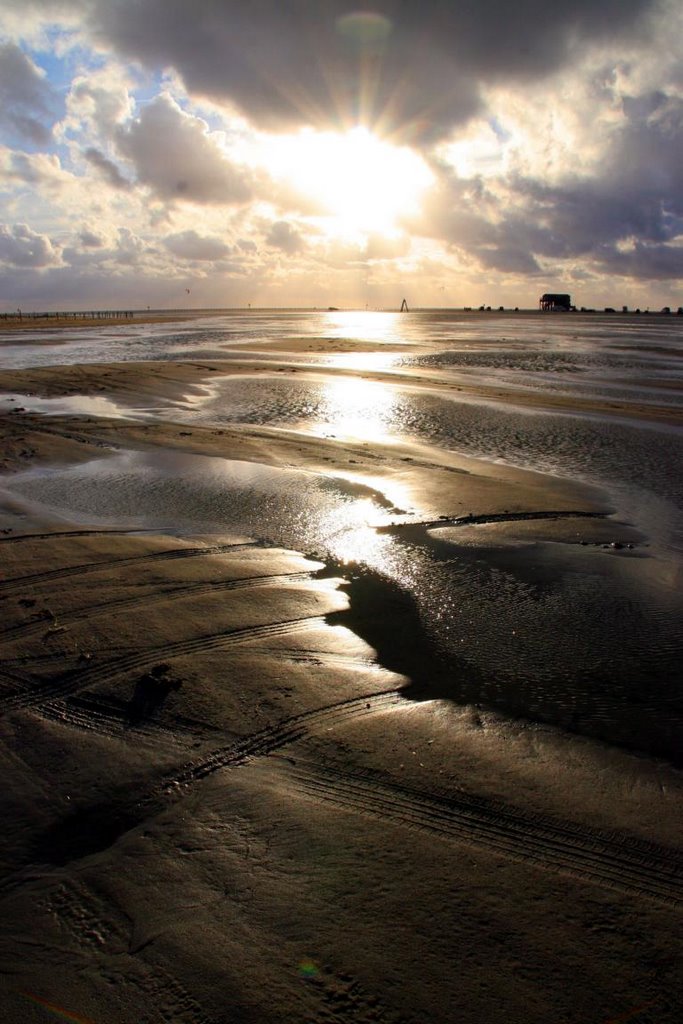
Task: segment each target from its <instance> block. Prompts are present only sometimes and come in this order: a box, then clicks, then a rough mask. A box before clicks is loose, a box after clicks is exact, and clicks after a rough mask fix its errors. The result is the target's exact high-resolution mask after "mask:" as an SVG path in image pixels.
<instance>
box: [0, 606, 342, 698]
mask: <svg viewBox="0 0 683 1024" xmlns="http://www.w3.org/2000/svg"><path fill="white" fill-rule="evenodd" d="M324 625H326V623H325V619H324V618H323V617H322V616H319V615H314V616H309V617H307V618H299V619H290V620H287V621H285V622H273V623H268V624H266V625H263V626H246V627H243V628H238V629H232V630H227V631H224V632H221V633H210V634H209V635H207V636H200V637H195V638H193V639H190V640H178V641H176V642H175V643H170V644H164V645H163V646H162V647H151V648H148V649H147V650H143V651H134V652H131V653H130V654H126V655H123V656H122V657H119V658H113V659H111V660H109V661H106V662H103V663H101V664H98V665H92V666H89V667H88V668H85V669H80V670H76V671H75V672H68V673H65V674H64V675H63V676H61V678H58V679H48V680H46V681H44V682H40V683H37V684H36V685H35V686H33V687H32V688H31V689H30V690H25V689H22V690H21V691H17V692H16V693H12V694H6V695H5V696H4V697H1V698H0V711H12V710H15V709H17V708H32V707H40V705H41V704H43V703H44V702H45V701H48V700H51V699H53V698H55V697H67V696H70V695H71V694H74V693H78V692H79V691H81V690H85V689H87V688H88V687H89V686H95V685H96V684H97V683H100V682H103V681H105V680H109V679H112V678H115V677H117V676H121V675H125V674H126V673H128V672H134V671H145V670H147V669H150V668H152V667H153V666H154V665H156V664H157V663H158V662H159V661H162V660H163V661H168V660H169V659H173V658H180V657H185V656H187V655H190V654H208V653H211V652H212V651H228V650H230V648H232V647H236V646H239V645H241V644H245V643H249V642H250V641H252V640H272V639H276V638H279V637H285V636H292V635H293V634H296V633H301V632H302V631H307V630H311V629H316V628H321V627H322V626H324Z"/></svg>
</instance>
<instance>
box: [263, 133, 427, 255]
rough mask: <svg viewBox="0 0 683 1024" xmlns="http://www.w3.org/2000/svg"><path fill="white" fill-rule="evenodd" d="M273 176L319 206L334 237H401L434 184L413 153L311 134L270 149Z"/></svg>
mask: <svg viewBox="0 0 683 1024" xmlns="http://www.w3.org/2000/svg"><path fill="white" fill-rule="evenodd" d="M268 150H269V153H268V167H269V171H270V173H271V174H272V175H273V176H274V177H276V178H279V179H280V180H281V181H283V182H286V183H287V184H289V185H290V186H291V187H293V188H294V189H296V190H297V191H299V192H301V193H303V194H304V195H305V196H307V197H308V198H310V199H311V200H313V202H314V203H315V204H316V205H317V206H318V207H319V208H320V210H321V215H322V218H323V220H324V221H325V224H324V228H325V232H326V233H327V234H328V235H334V236H338V237H342V238H354V237H357V236H359V235H369V234H383V235H387V236H391V235H396V234H397V233H398V232H399V223H400V219H401V217H404V216H406V215H411V214H414V213H415V212H417V210H418V208H419V204H420V199H421V197H422V195H423V193H424V192H425V190H426V189H427V188H428V187H429V185H430V184H431V183H432V181H433V175H432V172H431V171H430V170H429V168H428V166H427V165H426V163H425V162H424V161H423V160H422V159H421V157H420V156H419V155H418V154H417V153H415V152H414V151H413V150H411V149H409V148H408V147H406V146H396V145H394V144H393V143H391V142H388V141H385V140H383V139H381V138H379V137H378V136H376V135H373V133H372V132H370V131H369V130H368V129H367V128H363V127H355V128H352V129H350V130H349V131H346V132H322V131H314V130H312V129H305V130H302V131H300V132H299V133H297V134H296V135H289V136H280V137H278V138H272V139H271V140H270V141H269V143H268Z"/></svg>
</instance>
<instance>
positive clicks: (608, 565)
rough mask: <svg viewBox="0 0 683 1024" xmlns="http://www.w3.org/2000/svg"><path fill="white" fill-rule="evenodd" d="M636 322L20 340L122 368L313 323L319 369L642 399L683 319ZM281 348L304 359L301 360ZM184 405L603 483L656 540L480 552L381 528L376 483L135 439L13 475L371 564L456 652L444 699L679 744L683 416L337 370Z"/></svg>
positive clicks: (73, 512)
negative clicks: (625, 416) (457, 390)
mask: <svg viewBox="0 0 683 1024" xmlns="http://www.w3.org/2000/svg"><path fill="white" fill-rule="evenodd" d="M634 321H635V318H625V320H624V321H620V320H617V321H616V322H615V321H613V320H611V319H609V320H607V319H606V320H602V321H601V320H600V318H597V317H594V318H579V319H576V318H573V317H569V316H568V317H558V318H555V317H552V318H547V319H546V318H539V317H536V318H530V317H521V316H520V317H519V318H515V317H513V316H512V315H511V316H510V317H507V318H497V317H494V318H490V319H489V318H486V317H473V318H469V319H468V318H466V317H462V316H460V317H454V316H453V315H449V314H429V315H428V314H411V315H410V316H408V317H403V318H401V317H398V316H397V315H395V314H371V315H369V316H368V315H366V314H354V315H351V314H346V315H345V314H334V315H332V314H282V315H274V314H270V315H266V314H253V315H251V316H249V315H237V314H236V315H230V316H227V317H223V318H216V319H215V321H212V322H209V321H207V320H202V321H199V322H197V323H194V324H193V323H188V324H186V325H180V326H178V325H174V327H173V328H172V330H169V327H168V325H152V326H150V327H144V328H143V327H141V326H140V327H138V328H135V329H133V328H131V329H130V331H129V330H128V329H126V333H125V336H121V335H118V334H117V335H116V337H113V336H112V335H113V332H107V331H100V332H92V334H91V335H90V337H86V336H84V335H79V337H78V338H76V339H74V340H70V341H68V342H67V343H66V344H65V345H62V346H59V347H53V346H49V345H47V346H46V345H45V344H41V345H40V346H36V347H35V352H34V353H32V352H31V351H30V347H24V346H22V358H23V359H24V360H25V361H29V362H30V361H31V360H32V359H35V360H36V361H37V362H41V363H45V362H48V363H49V362H51V361H65V362H78V361H88V362H94V361H98V362H99V361H102V362H109V361H115V360H121V359H159V358H163V359H182V358H205V355H204V354H205V353H207V352H212V353H214V355H215V357H219V356H220V357H221V358H225V357H226V356H227V355H229V354H230V353H232V354H234V355H235V357H237V355H238V354H239V348H240V344H241V343H244V342H246V341H250V342H253V341H254V340H255V339H256V340H259V341H262V342H263V344H264V345H267V344H268V342H269V341H278V342H281V341H283V340H284V339H286V338H288V337H293V336H298V337H305V338H306V339H310V343H311V344H312V345H316V346H319V345H321V344H322V345H323V351H322V352H314V351H311V354H310V355H306V356H299V357H298V358H299V361H300V362H302V361H305V360H307V361H310V362H311V363H313V364H316V365H318V366H319V367H320V368H322V367H323V366H325V365H331V366H336V367H339V366H348V367H354V366H356V367H363V368H366V369H368V370H370V369H380V368H382V366H386V367H390V366H392V365H393V366H396V365H397V364H398V365H399V366H400V365H405V366H410V367H415V366H420V367H423V368H424V369H425V370H428V369H430V368H431V369H437V370H439V372H440V373H444V374H446V375H448V374H452V375H453V380H456V379H457V375H458V374H462V373H466V374H467V375H468V379H475V380H480V381H490V380H491V379H495V380H498V381H505V382H507V383H508V384H514V385H515V386H516V387H520V388H532V389H542V388H554V389H558V390H562V391H563V392H564V393H566V394H568V395H571V394H581V393H584V392H587V391H590V392H591V393H593V394H596V395H605V394H608V393H609V394H623V395H626V396H627V397H629V398H632V399H636V398H637V399H638V400H643V397H646V398H649V397H651V396H652V395H653V394H656V395H657V399H658V401H659V392H658V391H657V387H660V386H661V385H662V384H663V383H666V382H676V381H677V380H680V366H681V353H682V352H683V346H682V343H681V326H682V325H681V323H680V321H679V320H677V319H676V318H674V317H671V318H657V319H656V320H655V319H653V318H645V317H641V318H640V320H639V322H634ZM88 334H90V332H88ZM339 338H352V339H355V340H358V341H362V340H367V341H375V342H377V341H381V342H386V343H387V346H388V347H387V354H386V356H385V355H384V353H383V352H380V353H379V354H378V353H374V352H373V353H368V354H359V355H353V354H351V355H348V354H345V355H339V354H335V353H331V352H330V351H329V350H328V349H327V348H326V347H325V346H326V345H327V344H328V343H333V342H334V340H335V339H339ZM321 339H322V342H321ZM406 340H409V341H411V342H412V343H413V344H415V345H416V349H415V352H414V354H411V355H407V354H406V353H405V351H404V352H402V353H401V352H400V351H399V353H398V355H397V351H396V349H393V350H392V348H391V346H392V343H399V342H402V341H406ZM94 342H96V344H94ZM323 343H324V344H323ZM5 355H7V349H5V350H4V351H3V356H5ZM10 355H11V353H10ZM242 355H244V354H242ZM274 357H275V356H274V353H271V358H274ZM265 358H267V355H266V357H265ZM284 361H288V362H292V360H291V359H290V358H289V356H286V357H284ZM3 362H4V359H3ZM653 381H657V382H659V383H658V384H657V385H654V384H653ZM643 382H647V383H646V385H645V387H644V386H643ZM662 390H664V389H663V388H662ZM15 397H17V400H21V396H15ZM666 400H667V401H670V402H671V404H672V405H675V404H677V403H679V402H680V395H679V393H678V392H677V391H676V390H675V389H674V390H672V391H671V393H670V394H669V392H668V391H667V392H666ZM69 401H78V399H69ZM71 408H73V406H72V407H71ZM92 411H94V410H92ZM92 411H91V413H90V414H92ZM83 412H84V413H85V412H87V410H86V409H85V407H84V408H83ZM127 413H128V414H129V413H130V410H127ZM170 415H171V412H170V411H169V416H170ZM172 418H173V419H174V420H177V421H179V422H182V423H184V424H192V423H196V424H202V425H214V426H217V427H220V426H221V425H225V424H227V423H243V424H253V425H268V426H283V427H287V428H288V429H298V430H302V431H305V432H307V433H315V434H318V435H328V436H335V437H339V438H355V439H361V440H365V441H369V442H372V441H373V440H375V441H379V440H400V439H402V438H413V439H416V440H419V441H420V442H421V443H423V444H428V445H434V446H437V447H443V448H447V449H450V450H453V451H457V452H462V453H464V454H467V455H473V456H478V457H482V458H485V459H488V460H492V461H501V462H504V463H507V464H511V465H516V466H521V467H524V468H530V469H534V470H541V471H543V472H549V473H552V474H556V475H559V476H564V477H569V478H573V479H579V480H582V481H586V482H589V483H592V484H595V485H598V486H599V487H601V488H602V489H603V491H604V492H605V495H606V502H607V504H608V505H609V507H611V508H614V509H615V510H616V512H617V514H618V516H619V517H620V518H621V519H623V520H626V521H629V522H632V523H633V524H635V525H636V526H637V527H638V528H639V529H640V530H641V531H642V532H643V533H644V534H645V536H646V537H647V538H648V542H649V545H650V546H649V548H646V549H642V550H639V551H637V552H634V553H629V552H620V553H615V552H613V551H608V550H603V549H602V548H595V547H589V548H582V547H580V546H579V545H576V544H574V545H569V544H557V543H548V542H535V543H532V542H529V543H528V544H525V545H521V546H519V547H517V548H510V547H507V548H506V547H504V546H499V547H495V546H493V547H490V548H483V547H476V546H472V545H465V544H457V543H452V542H451V543H446V542H445V540H444V539H443V538H439V535H438V532H437V533H432V534H425V536H424V538H423V540H422V541H420V542H417V541H415V540H414V539H413V540H412V541H410V542H407V541H403V540H402V539H401V537H400V535H397V534H378V533H376V532H375V530H374V529H373V527H374V526H377V525H381V524H383V523H386V522H388V521H389V520H390V519H391V517H392V514H393V513H392V511H391V507H390V506H391V502H388V501H387V500H386V498H385V497H383V496H382V495H381V494H379V493H378V492H373V491H371V490H369V489H363V488H359V487H356V486H351V485H349V484H348V483H347V482H346V481H344V480H342V479H335V478H333V479H326V478H322V477H319V476H316V475H314V474H307V473H302V472H298V471H296V472H295V471H292V470H277V469H271V468H266V467H254V466H253V465H249V464H245V463H235V462H228V461H226V460H223V459H211V458H207V457H203V456H196V455H187V456H179V455H170V454H168V455H164V454H144V453H135V452H122V453H118V454H116V455H114V456H110V457H109V458H104V459H99V460H95V461H93V462H92V463H89V464H86V465H81V466H75V467H72V468H69V469H66V470H63V469H62V470H59V471H53V470H47V471H31V472H28V473H25V474H20V475H17V476H15V477H14V478H13V479H12V481H11V482H10V481H7V484H8V485H9V486H10V487H11V492H12V494H13V495H14V496H15V498H17V499H21V500H22V501H24V502H26V503H28V504H31V503H35V504H37V505H40V506H42V507H44V508H49V509H51V510H53V511H54V512H55V513H56V514H61V515H64V516H66V517H68V516H73V518H74V519H77V520H78V519H80V520H85V521H88V522H94V523H108V522H112V523H117V524H118V525H130V526H135V527H146V528H155V529H164V530H181V531H186V532H190V533H191V532H199V533H210V532H218V533H221V532H224V533H233V534H234V533H240V534H248V535H252V536H255V537H257V538H260V539H263V540H265V541H268V542H271V543H275V544H282V545H285V546H288V547H293V548H296V549H299V550H302V551H304V552H318V553H320V554H322V555H323V556H324V557H326V558H330V559H341V560H345V559H350V558H351V559H355V560H357V561H360V562H364V563H365V564H366V565H368V566H370V567H371V568H373V569H375V570H377V571H380V572H382V573H383V574H385V575H386V576H387V577H388V578H389V579H392V580H394V581H397V582H398V584H400V586H401V587H402V588H403V590H404V593H407V594H409V595H410V600H411V601H413V602H414V614H415V623H416V626H415V628H416V629H417V630H420V631H421V632H422V633H423V634H424V637H425V638H426V639H425V643H426V644H427V645H428V647H429V650H430V651H431V655H430V657H431V656H432V655H433V658H434V664H441V665H442V668H441V669H439V672H438V673H437V674H438V677H439V681H438V686H437V685H436V683H435V684H434V685H435V687H436V690H435V691H434V692H436V691H437V690H438V694H439V695H441V696H449V697H450V698H451V699H455V700H459V701H463V702H467V703H482V704H488V705H491V706H494V707H496V708H498V709H499V710H503V711H506V712H508V713H513V714H516V715H520V716H522V717H531V718H540V719H542V720H544V721H550V722H552V723H554V724H557V725H561V726H562V727H565V728H569V729H573V730H576V731H580V732H584V733H586V734H588V735H592V736H599V737H600V738H602V739H606V740H610V741H614V742H619V743H626V744H628V745H629V746H636V747H638V748H639V749H643V750H647V751H649V752H654V753H657V754H662V755H664V756H666V757H669V758H671V759H673V760H676V759H677V758H679V757H680V751H681V749H683V745H682V744H681V740H683V701H682V698H681V695H680V686H679V681H680V678H681V673H680V667H679V666H680V663H681V653H683V614H682V613H683V598H682V596H681V593H682V590H683V588H681V586H680V583H681V579H682V575H681V553H682V552H683V473H682V472H681V467H682V466H683V431H681V430H679V429H676V428H671V427H668V426H666V425H663V424H662V425H660V424H657V423H644V422H639V421H637V420H635V419H633V420H630V421H618V420H615V419H608V418H600V417H599V416H596V415H590V416H589V415H580V414H578V413H566V414H558V413H547V412H543V411H534V412H529V411H522V410H521V409H515V408H513V407H504V406H502V405H497V406H496V405H491V404H483V403H478V402H476V401H473V400H468V401H463V400H461V399H460V398H459V397H457V396H454V397H444V395H443V394H438V393H437V392H436V391H435V390H432V391H428V390H422V391H418V390H414V389H411V388H410V387H388V386H386V385H383V384H380V383H376V382H373V381H367V380H361V379H357V378H354V379H353V380H348V379H344V378H342V377H338V376H333V377H328V378H327V379H326V380H325V379H322V378H321V379H320V380H317V379H312V378H306V379H304V378H302V377H299V378H296V377H295V378H292V377H291V376H290V375H288V376H287V378H286V379H285V378H280V377H278V376H277V375H274V376H273V377H268V378H264V377H263V376H260V377H258V378H256V377H240V378H235V379H223V380H214V381H213V382H212V384H211V386H210V387H208V388H207V390H206V393H205V395H204V396H203V397H199V398H196V397H195V398H193V399H192V401H188V402H187V403H186V404H185V405H184V406H181V407H177V406H175V405H174V407H173V409H172ZM453 511H454V510H452V509H444V510H443V512H444V513H446V514H448V513H452V512H453ZM474 511H476V510H474ZM454 539H456V540H457V538H453V537H451V541H453V540H454ZM435 678H436V676H435ZM432 695H433V694H432Z"/></svg>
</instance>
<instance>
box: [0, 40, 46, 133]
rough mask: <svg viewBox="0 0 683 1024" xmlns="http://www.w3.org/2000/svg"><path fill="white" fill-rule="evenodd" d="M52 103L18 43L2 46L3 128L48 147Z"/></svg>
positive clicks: (0, 105) (0, 103)
mask: <svg viewBox="0 0 683 1024" xmlns="http://www.w3.org/2000/svg"><path fill="white" fill-rule="evenodd" d="M52 100H53V97H52V92H51V89H50V87H49V86H48V85H47V83H46V81H45V79H44V77H43V76H42V75H41V73H40V70H39V69H38V68H37V67H36V65H35V64H34V63H33V61H32V60H30V58H29V57H27V56H26V54H25V53H23V52H22V51H21V50H20V49H19V47H18V46H15V44H14V43H0V127H4V128H9V129H10V130H12V131H14V132H17V133H18V134H19V135H21V136H23V137H25V138H28V139H29V140H30V141H31V142H34V143H36V144H38V145H43V144H45V143H46V142H48V140H49V139H50V135H51V121H52V115H51V113H50V107H51V103H52Z"/></svg>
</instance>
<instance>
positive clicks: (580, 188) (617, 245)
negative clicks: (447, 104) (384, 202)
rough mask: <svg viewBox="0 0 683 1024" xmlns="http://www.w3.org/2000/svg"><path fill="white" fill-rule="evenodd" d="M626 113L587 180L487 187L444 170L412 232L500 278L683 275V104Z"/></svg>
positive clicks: (659, 95)
mask: <svg viewBox="0 0 683 1024" xmlns="http://www.w3.org/2000/svg"><path fill="white" fill-rule="evenodd" d="M622 106H623V118H622V121H621V123H620V124H619V126H618V128H617V127H615V128H614V129H613V131H612V133H611V134H610V136H609V138H608V139H606V140H605V148H604V150H603V153H602V156H601V158H600V159H599V160H598V161H597V162H596V164H595V166H594V167H593V168H592V170H591V173H590V174H584V175H582V176H579V175H576V174H574V175H572V174H569V173H568V174H565V175H564V176H563V178H562V180H561V181H559V182H555V183H549V182H547V181H544V180H542V179H541V178H534V177H529V176H521V175H512V176H510V177H508V178H507V179H503V178H501V179H496V180H495V181H493V182H490V183H489V184H488V185H486V184H485V183H484V182H483V181H482V180H481V179H474V180H463V179H459V178H458V177H457V176H456V175H455V174H454V173H453V172H452V171H451V170H449V169H448V168H445V167H440V168H438V169H437V170H438V173H439V176H440V185H439V188H438V189H436V190H435V191H434V193H433V194H432V196H431V197H430V198H429V200H428V202H427V209H426V217H425V220H424V222H423V224H422V225H415V229H416V230H424V231H425V232H426V233H427V234H430V235H431V236H433V237H436V238H440V239H442V240H444V241H446V242H448V243H449V244H450V245H452V246H453V247H454V248H456V249H458V250H460V251H461V253H463V254H469V255H471V256H474V257H475V258H476V259H477V260H478V261H479V262H480V263H481V264H482V266H485V267H487V268H490V269H495V270H499V271H504V272H509V271H515V272H519V273H527V274H528V273H534V272H537V271H538V270H539V267H540V263H541V262H542V263H544V264H548V263H553V262H555V261H563V260H577V259H580V260H581V261H582V262H593V261H594V262H595V264H596V265H597V266H599V267H600V269H601V270H602V271H603V272H608V273H614V274H619V275H628V276H632V277H640V278H643V279H648V278H652V279H664V278H674V277H676V276H678V275H680V273H681V269H682V268H681V255H682V253H683V250H682V249H681V248H680V247H679V246H678V244H677V240H678V239H680V238H681V237H682V236H683V177H682V176H681V167H683V99H681V98H679V97H678V96H676V95H668V94H667V93H665V92H664V91H660V92H656V93H650V94H645V95H642V96H639V97H626V98H625V99H624V100H623V104H622Z"/></svg>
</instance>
